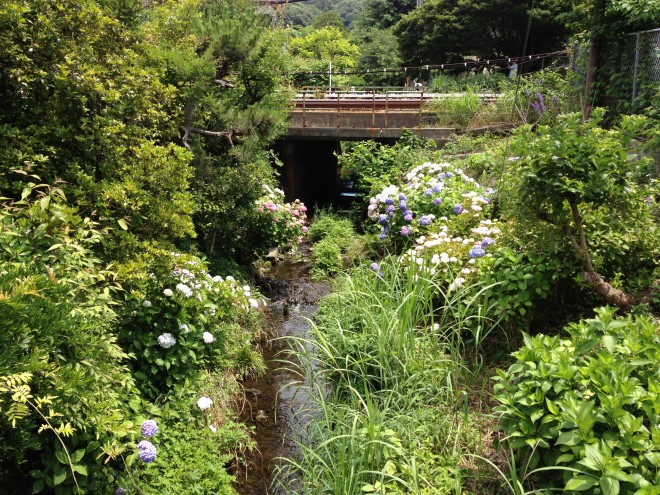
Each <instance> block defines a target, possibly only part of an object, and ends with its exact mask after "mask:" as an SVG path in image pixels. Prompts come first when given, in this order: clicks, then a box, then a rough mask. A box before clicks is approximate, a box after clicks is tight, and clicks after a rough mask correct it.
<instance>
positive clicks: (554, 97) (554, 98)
mask: <svg viewBox="0 0 660 495" xmlns="http://www.w3.org/2000/svg"><path fill="white" fill-rule="evenodd" d="M558 102H559V99H558V98H557V97H556V96H553V97H552V104H553V105H556V104H557V103H558Z"/></svg>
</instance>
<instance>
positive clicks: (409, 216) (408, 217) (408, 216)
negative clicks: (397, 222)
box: [403, 210, 413, 222]
mask: <svg viewBox="0 0 660 495" xmlns="http://www.w3.org/2000/svg"><path fill="white" fill-rule="evenodd" d="M403 219H404V220H405V221H406V222H412V219H413V215H412V211H410V210H408V211H406V213H405V215H403Z"/></svg>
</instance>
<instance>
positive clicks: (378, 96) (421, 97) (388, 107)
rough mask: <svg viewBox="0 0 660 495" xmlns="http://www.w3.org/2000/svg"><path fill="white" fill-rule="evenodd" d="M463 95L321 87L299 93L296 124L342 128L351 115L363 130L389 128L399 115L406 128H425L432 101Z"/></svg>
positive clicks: (484, 96)
mask: <svg viewBox="0 0 660 495" xmlns="http://www.w3.org/2000/svg"><path fill="white" fill-rule="evenodd" d="M379 89H383V88H379ZM463 96H464V95H463V94H462V93H427V92H425V91H423V90H420V91H402V90H400V89H398V88H397V89H396V90H387V91H376V90H371V91H367V90H357V89H356V90H355V91H353V90H352V88H351V89H350V90H348V91H341V90H338V91H332V92H322V91H320V90H319V88H304V89H302V90H299V91H298V93H297V94H296V97H295V98H294V99H293V104H294V110H293V112H292V118H293V121H294V125H296V126H299V127H307V126H308V124H311V125H312V126H315V127H318V126H320V127H342V126H345V125H346V124H345V122H347V120H348V117H349V116H352V120H353V121H356V120H358V119H357V117H358V116H359V117H360V118H359V121H360V122H361V124H362V126H363V127H385V128H387V127H388V126H389V123H390V120H391V118H390V117H391V116H394V114H396V115H395V116H394V118H395V119H396V120H397V122H401V121H402V119H404V121H405V122H406V127H408V126H413V127H422V126H423V125H424V124H425V123H427V121H428V119H427V118H425V113H427V112H428V110H427V109H428V105H427V103H428V102H430V101H431V100H436V99H444V98H461V97H463ZM479 97H480V98H481V99H482V100H484V101H493V100H495V99H497V98H498V97H499V95H498V94H491V93H488V94H486V93H484V94H480V95H479ZM431 113H432V112H431ZM321 114H322V115H321ZM331 114H332V115H331ZM346 114H349V115H346ZM365 114H370V116H367V115H365Z"/></svg>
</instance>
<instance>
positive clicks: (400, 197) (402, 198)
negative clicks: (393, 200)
mask: <svg viewBox="0 0 660 495" xmlns="http://www.w3.org/2000/svg"><path fill="white" fill-rule="evenodd" d="M406 199H407V198H406V195H405V194H403V193H401V194H399V201H405V200H406Z"/></svg>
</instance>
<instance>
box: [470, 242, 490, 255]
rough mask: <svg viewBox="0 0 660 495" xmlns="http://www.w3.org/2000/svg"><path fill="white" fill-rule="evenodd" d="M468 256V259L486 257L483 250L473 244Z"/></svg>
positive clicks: (478, 245)
mask: <svg viewBox="0 0 660 495" xmlns="http://www.w3.org/2000/svg"><path fill="white" fill-rule="evenodd" d="M469 255H470V258H481V257H482V256H485V255H486V251H484V248H482V247H481V245H480V244H475V245H474V247H472V249H470V253H469Z"/></svg>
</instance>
